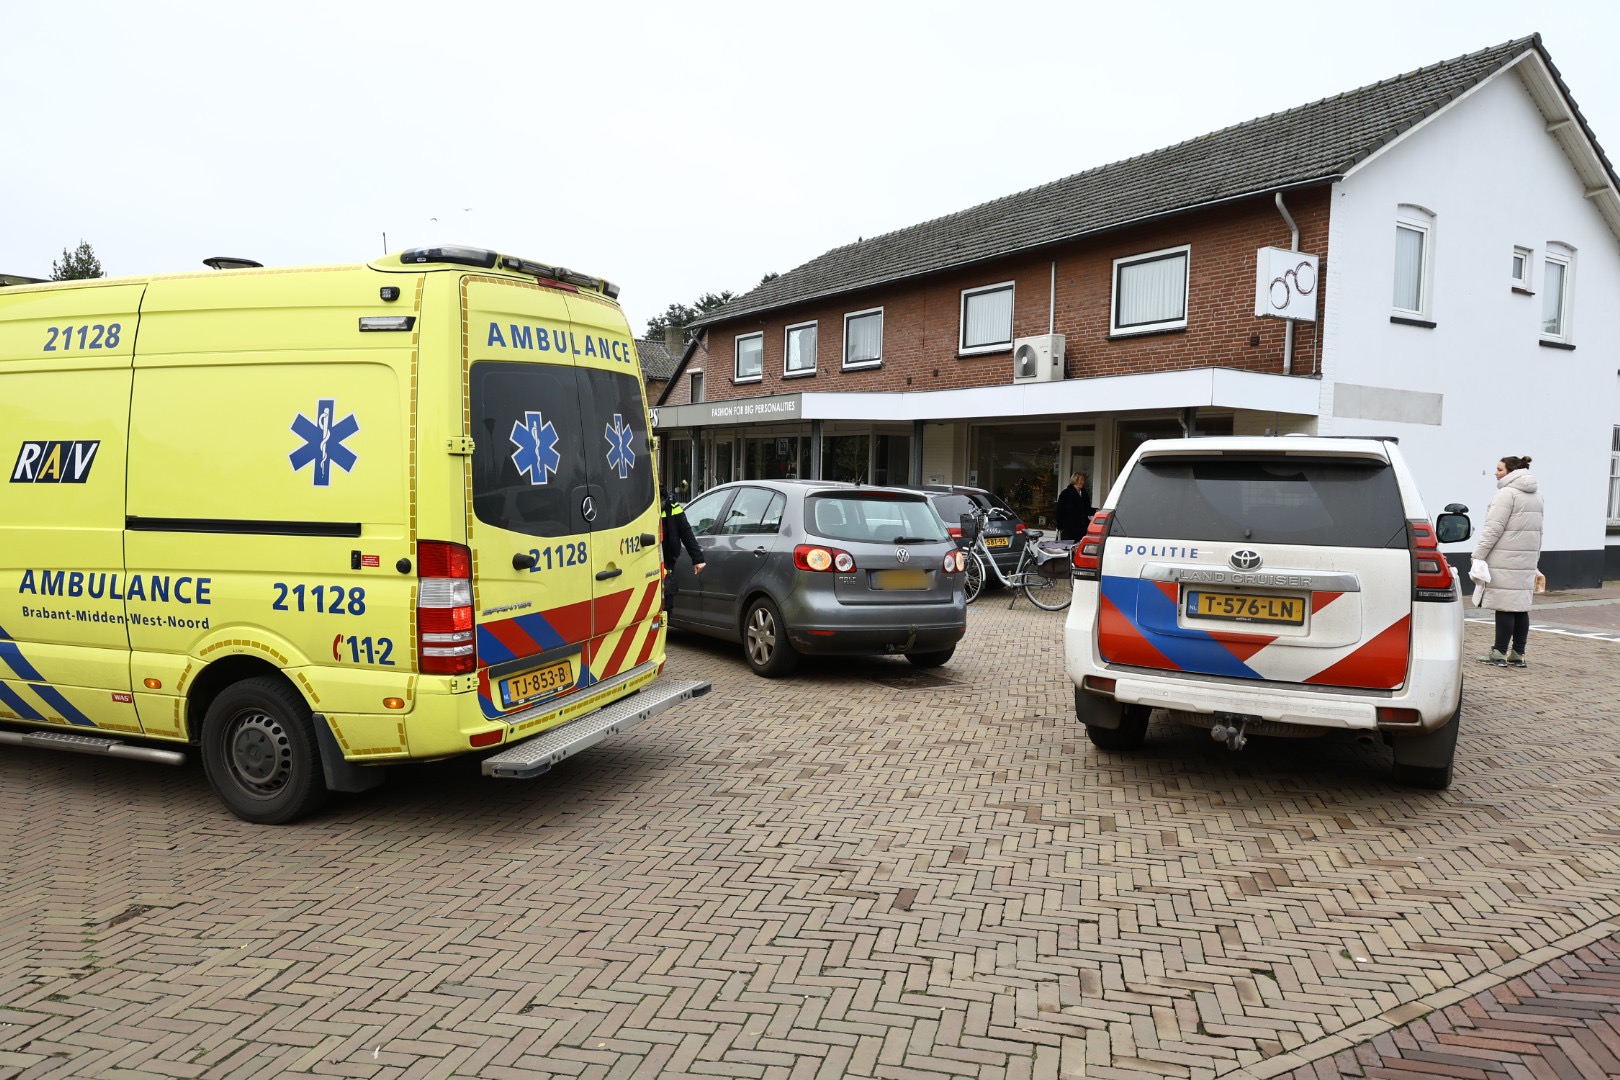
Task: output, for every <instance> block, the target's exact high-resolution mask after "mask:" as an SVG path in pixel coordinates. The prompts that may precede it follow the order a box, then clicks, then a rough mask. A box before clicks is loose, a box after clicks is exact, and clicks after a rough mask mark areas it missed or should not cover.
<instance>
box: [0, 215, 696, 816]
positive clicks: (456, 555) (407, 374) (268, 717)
mask: <svg viewBox="0 0 1620 1080" xmlns="http://www.w3.org/2000/svg"><path fill="white" fill-rule="evenodd" d="M0 281H3V282H4V284H3V285H0V439H4V440H5V445H4V446H3V447H0V454H4V455H6V456H7V458H8V459H9V460H8V462H7V463H9V465H10V468H9V470H8V473H7V482H6V483H5V484H3V485H0V745H20V746H44V747H54V748H59V749H70V750H80V751H86V752H92V753H105V754H111V755H113V756H119V757H132V758H139V759H144V760H156V761H167V762H171V763H177V762H179V761H183V760H184V753H185V748H187V747H194V748H195V749H196V751H197V752H198V753H199V754H200V755H201V757H202V761H203V765H204V769H205V771H206V773H207V776H208V778H209V781H210V783H211V784H212V785H213V787H214V789H215V791H216V792H217V793H218V795H219V797H220V799H221V801H223V802H224V804H225V805H226V806H227V807H228V808H230V810H231V811H232V812H234V813H235V814H236V815H237V816H239V817H241V818H244V819H246V820H248V821H254V822H263V823H270V824H276V823H282V822H287V821H291V820H293V819H295V818H297V817H299V816H301V815H303V814H307V813H309V812H310V811H312V810H314V809H315V808H316V807H318V806H319V805H320V804H321V802H322V801H323V800H324V799H325V798H326V796H327V793H328V792H331V791H363V790H367V789H369V788H371V787H374V786H376V785H377V784H378V783H380V782H381V780H382V776H383V767H385V766H387V765H391V764H397V763H405V762H412V761H423V760H431V759H439V758H445V757H450V756H452V755H460V754H468V753H477V752H483V753H487V754H488V755H489V756H487V757H486V758H485V759H484V761H483V772H484V773H485V774H486V775H489V776H496V777H526V776H534V775H538V774H539V773H542V772H545V771H546V770H547V769H548V768H550V767H551V766H552V765H553V764H555V763H556V762H558V761H560V760H562V759H563V758H565V757H567V756H569V755H571V754H573V753H576V752H578V751H580V750H582V749H584V748H586V747H588V746H591V745H593V744H594V743H596V742H599V741H600V740H601V739H603V738H605V737H607V736H609V735H611V734H615V733H618V732H621V731H625V730H628V729H630V728H632V727H634V726H635V725H636V724H638V723H640V722H641V721H642V720H644V719H646V718H647V717H648V716H651V715H653V714H654V713H657V712H659V711H661V710H664V709H666V708H669V707H670V706H672V705H676V704H678V703H679V702H681V701H684V700H687V699H690V698H693V697H696V696H699V695H701V694H703V693H704V692H706V691H707V690H708V684H707V683H706V682H702V681H693V680H682V681H677V680H674V679H669V678H661V677H660V676H661V671H662V668H663V665H664V634H665V631H664V625H663V620H662V615H663V611H662V603H661V597H660V588H661V581H660V563H659V548H660V545H659V535H658V533H659V513H658V511H659V506H658V497H657V492H658V485H657V481H656V478H655V477H654V475H653V455H652V453H651V447H650V446H649V445H648V428H649V425H648V417H647V407H646V401H645V397H644V390H643V385H642V381H641V370H640V364H639V362H638V360H637V357H636V352H635V346H634V339H633V338H632V337H631V334H630V330H629V327H628V326H627V324H626V322H625V318H624V314H623V312H622V311H621V310H620V308H619V306H618V303H617V299H616V298H617V296H618V290H617V288H616V287H614V286H613V285H611V284H609V283H607V282H605V281H602V280H601V279H598V278H593V277H589V276H587V275H584V274H579V273H576V272H573V271H570V270H567V269H564V268H561V267H555V266H547V265H543V264H540V263H536V262H532V261H529V260H526V259H521V258H515V257H511V256H507V255H502V254H498V253H496V252H493V251H487V250H483V249H478V248H459V247H438V248H421V249H414V250H409V251H405V252H403V253H401V254H399V255H394V256H389V257H386V258H381V259H378V260H377V261H375V262H371V263H367V264H363V265H350V266H322V267H299V268H286V269H265V268H257V267H252V266H250V267H248V268H243V269H229V270H219V271H210V272H206V273H197V274H178V275H165V276H152V277H148V278H119V279H112V278H100V279H92V280H86V281H70V282H55V283H36V284H28V283H22V282H21V280H20V279H17V278H14V277H13V278H4V279H0ZM8 767H15V766H14V765H12V766H8Z"/></svg>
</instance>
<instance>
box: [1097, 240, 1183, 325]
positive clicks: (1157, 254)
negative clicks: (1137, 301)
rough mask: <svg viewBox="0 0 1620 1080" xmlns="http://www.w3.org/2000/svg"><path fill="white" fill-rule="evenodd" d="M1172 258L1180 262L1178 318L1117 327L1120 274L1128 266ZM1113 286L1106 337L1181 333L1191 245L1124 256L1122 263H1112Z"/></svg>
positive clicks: (1118, 322) (1115, 261)
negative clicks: (1164, 331)
mask: <svg viewBox="0 0 1620 1080" xmlns="http://www.w3.org/2000/svg"><path fill="white" fill-rule="evenodd" d="M1175 258H1179V259H1181V260H1182V263H1181V269H1182V274H1181V315H1180V316H1179V317H1177V318H1171V319H1159V320H1156V321H1154V322H1149V323H1132V324H1129V325H1124V326H1122V325H1120V321H1119V303H1120V299H1121V297H1120V291H1119V281H1120V274H1121V273H1122V272H1123V271H1125V270H1129V269H1130V268H1131V267H1132V266H1138V265H1141V264H1143V263H1150V262H1164V261H1167V260H1170V259H1175ZM1113 282H1114V292H1113V297H1112V299H1111V300H1110V302H1109V306H1108V333H1109V336H1110V337H1126V336H1128V335H1131V334H1155V333H1158V332H1160V331H1163V330H1182V329H1185V328H1186V326H1187V313H1188V311H1189V309H1190V308H1191V306H1192V245H1191V244H1182V245H1181V246H1179V247H1172V248H1161V249H1159V250H1158V251H1144V252H1142V253H1141V254H1140V255H1128V256H1126V257H1125V258H1123V259H1115V260H1114V276H1113Z"/></svg>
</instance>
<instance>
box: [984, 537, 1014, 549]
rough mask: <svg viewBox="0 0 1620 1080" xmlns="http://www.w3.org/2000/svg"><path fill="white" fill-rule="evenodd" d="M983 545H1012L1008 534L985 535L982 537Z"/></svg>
mask: <svg viewBox="0 0 1620 1080" xmlns="http://www.w3.org/2000/svg"><path fill="white" fill-rule="evenodd" d="M984 546H985V547H1012V537H1010V536H987V537H985V538H984Z"/></svg>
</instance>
